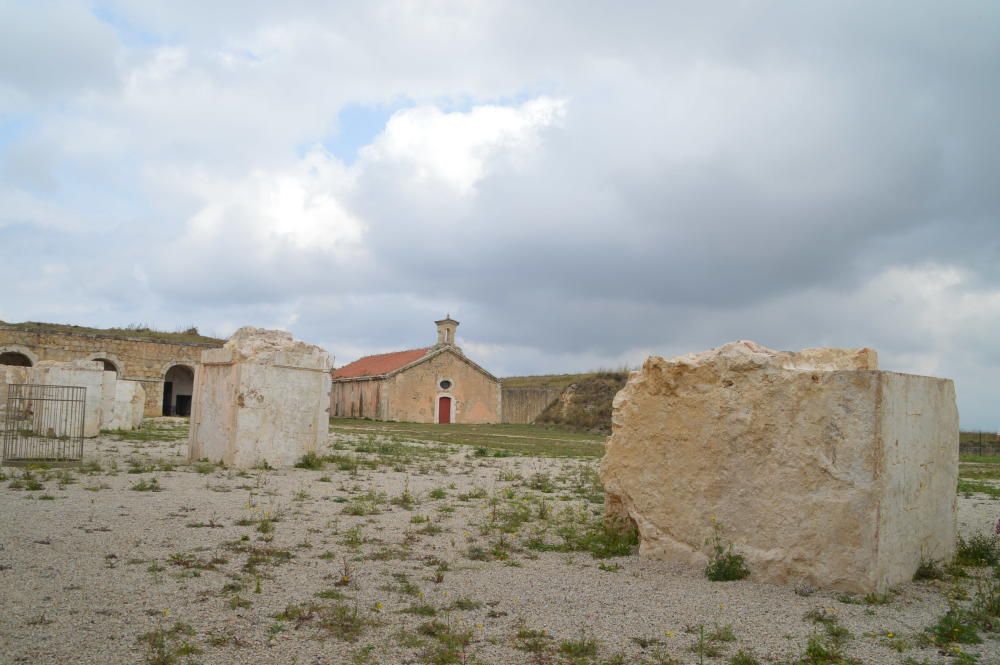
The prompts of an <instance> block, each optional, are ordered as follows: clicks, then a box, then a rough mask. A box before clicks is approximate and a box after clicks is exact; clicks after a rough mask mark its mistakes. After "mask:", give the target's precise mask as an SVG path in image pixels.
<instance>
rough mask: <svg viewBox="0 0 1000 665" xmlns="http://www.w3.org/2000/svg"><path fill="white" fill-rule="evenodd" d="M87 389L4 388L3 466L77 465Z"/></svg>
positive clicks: (20, 385)
mask: <svg viewBox="0 0 1000 665" xmlns="http://www.w3.org/2000/svg"><path fill="white" fill-rule="evenodd" d="M86 400H87V389H86V388H85V387H82V386H42V385H36V384H30V383H20V384H11V385H8V386H7V404H6V409H5V413H4V418H3V431H2V433H0V434H2V437H3V461H4V462H79V461H81V460H82V459H83V422H84V407H85V405H86Z"/></svg>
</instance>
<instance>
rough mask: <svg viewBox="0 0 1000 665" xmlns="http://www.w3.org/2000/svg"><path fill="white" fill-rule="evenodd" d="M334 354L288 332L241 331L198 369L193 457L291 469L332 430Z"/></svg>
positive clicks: (204, 357) (206, 354) (211, 352)
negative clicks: (331, 399)
mask: <svg viewBox="0 0 1000 665" xmlns="http://www.w3.org/2000/svg"><path fill="white" fill-rule="evenodd" d="M330 362H331V361H330V355H329V354H328V353H327V352H326V351H324V350H323V349H321V348H320V347H318V346H313V345H311V344H305V343H304V342H297V341H295V340H293V339H292V336H291V335H290V334H289V333H286V332H281V331H276V330H261V329H259V328H249V327H248V328H241V329H240V330H238V331H236V333H235V334H234V335H233V336H232V338H230V340H229V341H228V342H226V344H225V346H223V348H221V349H211V350H208V351H205V352H204V353H203V354H202V358H201V365H199V366H198V368H197V369H196V371H195V390H194V395H195V402H194V408H193V412H192V415H191V436H190V456H191V459H192V460H198V459H202V458H208V459H210V460H212V461H215V462H222V463H224V464H226V465H228V466H235V467H244V468H245V467H250V466H254V465H256V464H258V463H261V462H266V463H268V464H269V465H271V466H273V467H283V466H291V465H292V464H294V463H295V462H296V461H297V460H298V459H299V458H300V457H301V456H302V455H304V454H305V453H307V452H311V451H316V450H317V449H318V448H319V446H320V444H321V443H323V442H324V441H325V440H326V436H327V432H328V430H329V416H328V412H327V408H328V405H329V399H330Z"/></svg>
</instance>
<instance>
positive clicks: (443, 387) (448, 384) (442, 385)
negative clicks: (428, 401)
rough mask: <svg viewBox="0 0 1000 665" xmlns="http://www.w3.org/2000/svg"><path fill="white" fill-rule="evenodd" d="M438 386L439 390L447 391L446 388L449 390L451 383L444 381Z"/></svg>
mask: <svg viewBox="0 0 1000 665" xmlns="http://www.w3.org/2000/svg"><path fill="white" fill-rule="evenodd" d="M438 385H439V386H441V390H448V388H451V381H449V380H448V379H445V380H444V381H442V382H441V383H439V384H438Z"/></svg>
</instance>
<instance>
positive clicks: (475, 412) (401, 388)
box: [382, 351, 501, 423]
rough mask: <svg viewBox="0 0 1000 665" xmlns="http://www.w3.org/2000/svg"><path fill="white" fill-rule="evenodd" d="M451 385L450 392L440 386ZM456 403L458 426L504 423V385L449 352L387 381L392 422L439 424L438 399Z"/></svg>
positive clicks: (385, 395) (387, 410) (388, 413)
mask: <svg viewBox="0 0 1000 665" xmlns="http://www.w3.org/2000/svg"><path fill="white" fill-rule="evenodd" d="M445 379H447V380H448V381H451V383H452V385H451V387H450V388H449V389H447V390H442V389H441V388H440V387H439V384H440V382H441V381H442V380H445ZM442 395H444V396H449V397H451V398H452V399H453V400H454V414H455V417H454V418H453V419H452V422H455V423H498V422H500V400H501V395H500V382H499V381H497V380H495V379H491V378H490V377H488V376H486V375H485V374H483V373H482V372H480V371H479V370H477V369H476V368H474V367H472V366H471V365H469V364H468V363H467V362H465V361H464V360H463V359H462V358H460V357H458V356H457V355H456V353H455V352H452V351H447V352H445V353H441V354H438V355H436V356H434V357H433V358H431V359H429V360H427V361H425V362H422V363H419V364H417V365H414V366H413V367H411V368H410V369H407V370H405V371H402V372H400V373H399V374H396V375H395V376H393V377H390V378H389V379H387V380H386V387H385V389H384V390H383V394H382V400H383V402H385V407H384V408H385V413H386V417H387V419H388V420H399V421H405V422H415V423H433V422H436V420H435V415H436V406H437V403H438V398H439V397H441V396H442Z"/></svg>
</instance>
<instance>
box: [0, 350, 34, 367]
mask: <svg viewBox="0 0 1000 665" xmlns="http://www.w3.org/2000/svg"><path fill="white" fill-rule="evenodd" d="M0 365H13V366H14V367H31V366H32V364H31V358H29V357H28V356H26V355H24V354H23V353H18V352H17V351H4V352H3V353H0Z"/></svg>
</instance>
